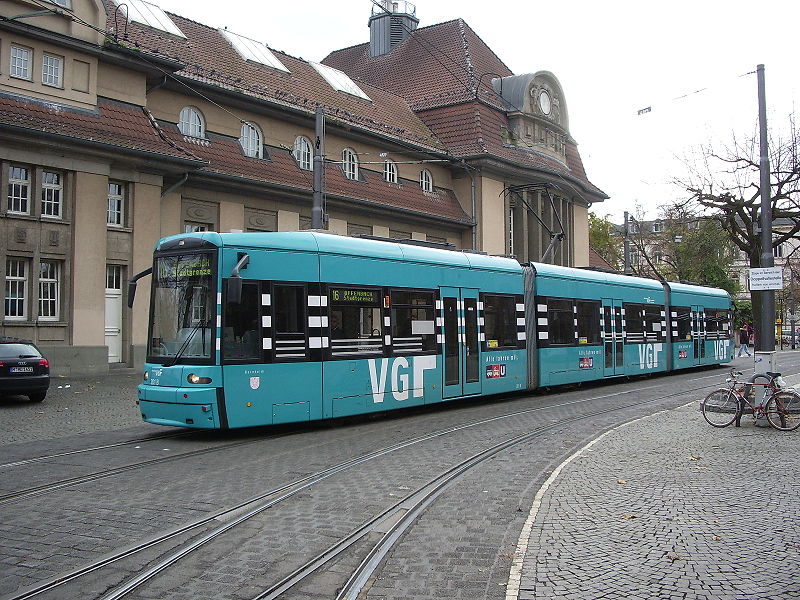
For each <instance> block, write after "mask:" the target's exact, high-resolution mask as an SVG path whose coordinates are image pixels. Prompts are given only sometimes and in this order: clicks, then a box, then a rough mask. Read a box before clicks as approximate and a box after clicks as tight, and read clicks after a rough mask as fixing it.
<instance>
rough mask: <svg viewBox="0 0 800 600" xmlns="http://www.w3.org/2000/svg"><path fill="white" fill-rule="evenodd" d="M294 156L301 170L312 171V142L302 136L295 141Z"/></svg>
mask: <svg viewBox="0 0 800 600" xmlns="http://www.w3.org/2000/svg"><path fill="white" fill-rule="evenodd" d="M292 154H293V155H294V159H295V160H296V161H297V164H298V165H300V168H301V169H305V170H306V171H310V170H311V142H309V141H308V139H307V138H304V137H303V136H302V135H301V136H298V137H296V138H295V139H294V148H293V149H292Z"/></svg>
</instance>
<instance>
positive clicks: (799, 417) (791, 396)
mask: <svg viewBox="0 0 800 600" xmlns="http://www.w3.org/2000/svg"><path fill="white" fill-rule="evenodd" d="M764 411H765V412H766V413H767V420H768V421H769V424H770V425H772V426H773V427H774V428H775V429H780V430H781V431H794V430H795V429H797V428H798V427H800V395H798V394H797V393H796V392H790V391H788V390H783V391H779V392H775V393H774V394H772V396H771V397H770V399H769V400H768V401H767V404H766V406H765V407H764Z"/></svg>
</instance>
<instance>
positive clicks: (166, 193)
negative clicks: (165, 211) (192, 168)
mask: <svg viewBox="0 0 800 600" xmlns="http://www.w3.org/2000/svg"><path fill="white" fill-rule="evenodd" d="M188 179H189V173H184V174H183V177H181V179H179V180H178V181H176V182H175V183H173V184H172V185H171V186H169V187H168V188H167V189H165V190H164V191H163V192H161V199H162V200H163V199H164V198H166V197H167V196H169V195H170V194H171V193H172V192H174V191H175V190H177V189H178V188H179V187H181V186H182V185H183V184H184V183H186V181H187V180H188Z"/></svg>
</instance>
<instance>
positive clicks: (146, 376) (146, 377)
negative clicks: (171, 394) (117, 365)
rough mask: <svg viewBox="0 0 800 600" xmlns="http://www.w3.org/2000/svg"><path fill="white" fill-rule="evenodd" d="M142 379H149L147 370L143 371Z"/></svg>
mask: <svg viewBox="0 0 800 600" xmlns="http://www.w3.org/2000/svg"><path fill="white" fill-rule="evenodd" d="M143 379H144V380H145V381H147V380H148V379H150V373H148V372H147V371H145V372H144V376H143Z"/></svg>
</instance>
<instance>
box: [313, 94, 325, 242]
mask: <svg viewBox="0 0 800 600" xmlns="http://www.w3.org/2000/svg"><path fill="white" fill-rule="evenodd" d="M315 121H316V136H315V139H314V194H313V198H312V204H311V229H322V228H323V227H324V226H325V212H324V209H323V206H322V204H323V203H322V195H323V186H324V185H325V111H324V110H323V109H322V107H321V106H318V107H317V110H316V113H315Z"/></svg>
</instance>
